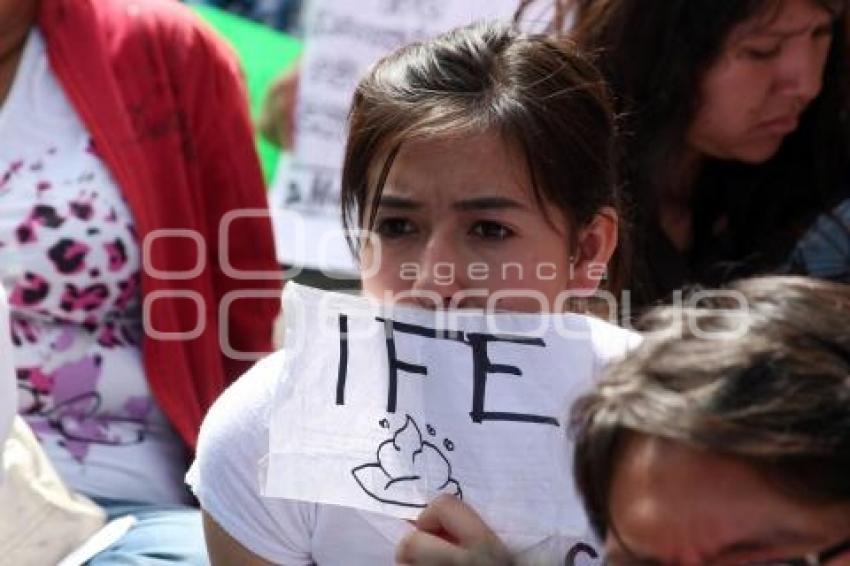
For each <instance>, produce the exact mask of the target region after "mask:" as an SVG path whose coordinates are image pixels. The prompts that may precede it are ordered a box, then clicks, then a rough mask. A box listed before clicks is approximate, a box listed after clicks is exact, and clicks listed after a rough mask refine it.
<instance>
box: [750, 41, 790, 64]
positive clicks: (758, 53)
mask: <svg viewBox="0 0 850 566" xmlns="http://www.w3.org/2000/svg"><path fill="white" fill-rule="evenodd" d="M781 52H782V45H781V44H780V45H776V46H775V47H745V48H744V54H745V55H746V56H747V57H749V58H750V59H756V60H758V61H766V60H768V59H773V58H774V57H777V56H778V55H779V54H780V53H781Z"/></svg>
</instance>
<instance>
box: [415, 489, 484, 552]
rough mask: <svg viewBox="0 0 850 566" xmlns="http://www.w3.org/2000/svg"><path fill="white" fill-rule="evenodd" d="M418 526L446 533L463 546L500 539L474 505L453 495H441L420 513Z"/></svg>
mask: <svg viewBox="0 0 850 566" xmlns="http://www.w3.org/2000/svg"><path fill="white" fill-rule="evenodd" d="M416 526H417V528H418V529H419V530H422V531H425V532H428V533H431V534H443V533H446V534H448V535H449V537H450V538H451V539H453V540H456V541H457V542H459V543H460V544H461V546H467V547H469V546H473V545H477V544H480V543H484V542H490V541H494V540H498V537H496V535H495V533H494V532H493V531H492V530H491V529H490V527H488V526H487V523H485V522H484V520H483V519H481V517H480V516H479V515H478V513H476V512H475V511H474V510H473V509H472V507H470V506H469V505H467V504H465V503H463V502H462V501H461V500H459V499H457V498H456V497H453V496H451V495H441V496H440V497H438V498H436V499H435V500H433V501H432V502H431V503H430V504H429V505H428V507H426V508H425V510H424V511H423V512H422V514H421V515H419V518H418V519H417V520H416Z"/></svg>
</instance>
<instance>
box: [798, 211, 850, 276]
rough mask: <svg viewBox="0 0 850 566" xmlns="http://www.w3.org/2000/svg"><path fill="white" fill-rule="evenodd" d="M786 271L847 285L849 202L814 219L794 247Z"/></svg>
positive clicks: (849, 242)
mask: <svg viewBox="0 0 850 566" xmlns="http://www.w3.org/2000/svg"><path fill="white" fill-rule="evenodd" d="M786 269H787V270H788V271H789V272H791V273H797V274H801V275H810V276H812V277H817V278H819V279H828V280H830V281H838V282H842V283H850V199H846V200H844V201H842V202H841V203H840V204H839V205H838V206H837V207H835V208H834V209H833V210H831V211H830V212H827V213H825V214H822V215H820V216H819V217H818V219H817V220H816V221H815V223H814V224H813V225H812V227H811V228H809V230H808V232H806V234H805V235H804V236H803V238H802V239H801V240H800V241H799V242H798V243H797V245H796V246H795V248H794V250H793V252H792V253H791V257H790V259H789V262H788V265H787V266H786Z"/></svg>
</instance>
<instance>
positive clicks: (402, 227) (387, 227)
mask: <svg viewBox="0 0 850 566" xmlns="http://www.w3.org/2000/svg"><path fill="white" fill-rule="evenodd" d="M415 231H416V226H414V224H413V222H411V221H410V220H408V219H407V218H384V219H383V220H379V221H378V224H377V226H376V228H375V232H377V233H378V235H379V236H381V237H382V238H388V239H393V238H401V237H403V236H407V235H408V234H413V233H414V232H415Z"/></svg>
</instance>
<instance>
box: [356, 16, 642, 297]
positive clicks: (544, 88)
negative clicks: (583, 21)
mask: <svg viewBox="0 0 850 566" xmlns="http://www.w3.org/2000/svg"><path fill="white" fill-rule="evenodd" d="M614 128H615V126H614V120H613V111H612V104H611V101H610V99H609V96H608V91H607V88H606V87H605V82H604V80H603V79H602V77H601V75H600V74H599V73H598V71H597V70H596V69H595V68H594V67H593V65H591V64H590V63H589V62H588V61H586V60H585V59H584V58H583V57H582V56H581V55H579V54H578V52H577V51H576V49H574V48H573V47H572V46H570V45H567V44H565V43H562V42H557V41H554V40H552V39H550V38H547V37H544V36H533V35H524V34H521V33H518V32H517V31H515V30H514V29H512V28H509V27H506V26H502V25H497V24H488V23H482V24H476V25H472V26H469V27H464V28H460V29H457V30H454V31H451V32H449V33H446V34H444V35H441V36H439V37H437V38H435V39H433V40H431V41H427V42H424V43H415V44H412V45H408V46H406V47H403V48H401V49H399V50H398V51H396V52H394V53H393V54H391V55H389V56H387V57H385V58H384V59H382V60H381V61H379V62H378V63H377V64H376V65H375V67H374V68H373V69H372V70H371V71H370V72H369V74H368V75H367V76H366V77H365V78H363V79H362V80H361V81H360V84H359V85H358V87H357V90H356V92H355V94H354V101H353V103H352V106H351V112H350V116H349V133H348V141H347V145H346V150H345V161H344V164H343V170H342V214H343V224H344V225H345V227H346V229H349V228H350V227H352V226H358V227H363V228H365V229H367V230H370V229H371V228H372V224H373V222H374V218H375V214H376V211H377V208H378V206H379V204H380V195H381V192H382V190H383V185H384V183H385V181H386V179H387V176H388V174H389V171H390V168H391V167H392V164H393V159H394V157H395V156H396V155H397V154H398V152H399V149H400V148H401V146H402V144H404V143H405V142H409V141H411V140H416V139H441V138H448V137H456V136H463V135H469V134H476V133H483V132H486V131H495V132H498V133H499V134H500V135H501V136H502V138H503V139H504V140H505V142H506V143H507V144H509V146H511V147H514V148H516V149H517V150H518V151H519V155H521V156H522V158H523V159H524V161H525V163H526V164H527V166H528V170H529V172H530V175H531V180H532V184H533V186H532V190H533V191H534V196H535V198H536V199H537V202H538V203H540V204H542V203H544V202H550V203H552V204H553V205H555V206H557V207H558V209H560V210H561V211H562V212H563V214H564V215H565V217H566V220H567V222H568V225H569V226H570V228H571V230H572V231H573V232H574V233H576V232H577V231H578V230H579V229H580V228H581V227H583V226H585V225H586V224H587V223H589V222H590V221H591V220H592V219H593V217H594V215H596V214H597V213H598V212H599V211H600V209H601V208H602V207H606V206H610V207H614V208H615V209H617V210H618V211H619V198H618V193H617V184H616V181H615V170H616V165H615V157H614V139H615V132H614ZM376 171H377V172H379V174H377V175H375V172H376ZM370 179H371V180H372V183H371V185H370ZM375 185H377V186H375ZM367 207H369V209H368V210H367ZM572 235H575V234H572ZM571 241H573V242H575V238H571ZM349 242H350V243H352V248H353V249H354V248H355V245H354V242H353V239H351V238H349ZM569 253H570V250H565V254H569ZM629 256H630V254H629V253H627V252H626V253H624V252H623V251H620V252H618V254H617V255H616V256H615V258H621V260H619V261H612V266H611V268H610V270H609V281H608V287H609V288H610V289H615V290H616V289H617V288H618V285H619V284H620V283H621V281H622V280H623V278H624V272H625V269H626V267H625V265H624V263H623V260H624V259H625V258H628V257H629Z"/></svg>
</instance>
